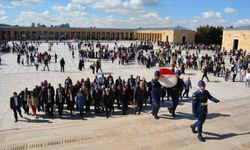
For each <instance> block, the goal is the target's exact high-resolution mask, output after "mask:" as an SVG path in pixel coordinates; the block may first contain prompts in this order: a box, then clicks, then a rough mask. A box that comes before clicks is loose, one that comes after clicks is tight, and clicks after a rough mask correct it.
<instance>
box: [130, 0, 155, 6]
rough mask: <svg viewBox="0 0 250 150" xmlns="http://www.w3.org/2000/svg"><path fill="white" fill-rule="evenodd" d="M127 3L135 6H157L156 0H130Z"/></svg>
mask: <svg viewBox="0 0 250 150" xmlns="http://www.w3.org/2000/svg"><path fill="white" fill-rule="evenodd" d="M129 3H130V4H131V5H133V6H137V7H153V6H157V4H158V3H157V0H130V1H129Z"/></svg>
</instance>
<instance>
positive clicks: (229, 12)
mask: <svg viewBox="0 0 250 150" xmlns="http://www.w3.org/2000/svg"><path fill="white" fill-rule="evenodd" d="M235 12H236V11H235V9H234V8H231V7H226V8H224V13H227V14H233V13H235Z"/></svg>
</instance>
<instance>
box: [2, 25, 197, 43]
mask: <svg viewBox="0 0 250 150" xmlns="http://www.w3.org/2000/svg"><path fill="white" fill-rule="evenodd" d="M194 37H195V32H194V31H192V30H189V29H186V28H183V27H180V26H177V27H169V28H145V29H144V28H138V29H116V28H55V27H19V26H0V40H1V41H7V40H68V39H79V40H144V41H146V40H150V41H153V42H157V41H168V42H170V43H188V44H193V43H194Z"/></svg>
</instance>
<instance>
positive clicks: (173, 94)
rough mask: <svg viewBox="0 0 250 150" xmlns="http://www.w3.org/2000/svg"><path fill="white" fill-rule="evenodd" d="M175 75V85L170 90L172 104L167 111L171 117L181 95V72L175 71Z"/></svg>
mask: <svg viewBox="0 0 250 150" xmlns="http://www.w3.org/2000/svg"><path fill="white" fill-rule="evenodd" d="M175 74H176V77H177V84H176V85H175V86H174V87H172V88H170V93H171V94H170V95H171V98H172V100H173V104H172V106H171V107H168V111H169V113H171V114H172V117H175V110H176V108H177V106H178V104H179V97H180V94H181V93H180V92H181V90H182V89H183V80H182V79H181V78H180V75H181V71H180V70H176V72H175Z"/></svg>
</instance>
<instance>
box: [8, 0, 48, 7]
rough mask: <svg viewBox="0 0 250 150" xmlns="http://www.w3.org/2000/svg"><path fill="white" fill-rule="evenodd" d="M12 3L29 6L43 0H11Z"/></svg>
mask: <svg viewBox="0 0 250 150" xmlns="http://www.w3.org/2000/svg"><path fill="white" fill-rule="evenodd" d="M9 2H10V3H11V4H12V5H15V6H29V5H39V4H41V3H42V2H43V1H42V0H9Z"/></svg>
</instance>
